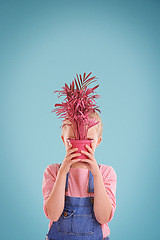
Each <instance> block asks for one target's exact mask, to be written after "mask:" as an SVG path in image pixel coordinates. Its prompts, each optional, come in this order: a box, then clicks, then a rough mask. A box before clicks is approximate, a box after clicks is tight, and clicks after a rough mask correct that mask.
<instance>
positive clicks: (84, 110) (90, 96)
mask: <svg viewBox="0 0 160 240" xmlns="http://www.w3.org/2000/svg"><path fill="white" fill-rule="evenodd" d="M91 73H92V72H90V73H89V74H88V75H87V76H86V73H84V74H83V78H82V76H81V74H79V77H78V74H77V73H76V76H77V79H76V78H75V77H74V80H73V81H72V83H70V87H69V86H68V85H67V84H66V83H65V86H64V87H63V88H62V90H61V91H59V90H56V91H54V93H56V92H58V93H59V96H58V98H59V97H61V96H65V99H64V101H63V102H62V103H61V104H60V103H57V104H55V107H56V109H53V110H52V111H51V112H56V115H57V116H59V118H64V119H65V120H69V121H70V122H71V123H72V124H73V126H74V129H75V137H76V139H79V140H82V139H86V137H87V132H88V129H89V128H91V127H93V126H95V125H96V124H98V123H99V121H98V122H96V119H95V118H93V117H91V116H89V114H90V113H91V112H95V110H97V111H99V112H100V113H101V111H100V110H99V109H98V107H99V106H97V105H96V101H95V99H97V98H99V97H100V95H96V94H94V93H95V89H97V88H98V87H99V85H96V86H95V87H93V88H87V86H88V85H89V84H90V83H93V82H96V79H97V78H96V77H95V76H94V77H91V78H88V77H89V76H90V75H91ZM65 125H66V124H63V125H62V126H61V128H63V127H64V126H65ZM69 125H71V124H69Z"/></svg>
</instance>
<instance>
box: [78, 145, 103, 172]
mask: <svg viewBox="0 0 160 240" xmlns="http://www.w3.org/2000/svg"><path fill="white" fill-rule="evenodd" d="M85 147H86V148H87V150H88V151H89V152H86V151H83V150H81V153H83V154H85V155H86V156H88V159H81V160H82V161H83V162H86V163H88V164H89V170H90V171H91V172H92V174H93V176H95V175H97V173H99V167H98V164H97V161H96V159H95V157H94V150H93V143H91V148H90V146H88V145H87V144H86V145H85Z"/></svg>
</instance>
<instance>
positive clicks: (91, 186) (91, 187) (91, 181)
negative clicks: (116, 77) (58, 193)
mask: <svg viewBox="0 0 160 240" xmlns="http://www.w3.org/2000/svg"><path fill="white" fill-rule="evenodd" d="M60 166H61V163H60ZM98 166H99V167H100V165H99V164H98ZM68 178H69V172H68V173H67V175H66V186H65V191H66V192H67V191H68ZM88 193H94V177H93V174H92V172H91V171H89V183H88Z"/></svg>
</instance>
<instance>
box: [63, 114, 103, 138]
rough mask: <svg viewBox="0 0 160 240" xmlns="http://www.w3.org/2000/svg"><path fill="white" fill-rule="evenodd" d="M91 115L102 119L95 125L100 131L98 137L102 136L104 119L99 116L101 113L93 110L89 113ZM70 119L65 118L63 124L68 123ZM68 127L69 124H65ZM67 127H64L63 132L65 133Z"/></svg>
mask: <svg viewBox="0 0 160 240" xmlns="http://www.w3.org/2000/svg"><path fill="white" fill-rule="evenodd" d="M89 116H92V117H94V118H95V119H96V120H97V121H100V122H99V123H98V124H96V125H95V127H96V128H97V133H98V137H101V136H102V132H103V124H102V120H101V117H100V116H99V114H98V113H97V112H96V111H95V112H93V111H92V112H91V113H90V114H89ZM67 121H68V120H66V119H64V120H63V125H64V124H65V123H67ZM65 127H67V125H66V126H65ZM65 127H63V128H62V134H63V135H64V132H65Z"/></svg>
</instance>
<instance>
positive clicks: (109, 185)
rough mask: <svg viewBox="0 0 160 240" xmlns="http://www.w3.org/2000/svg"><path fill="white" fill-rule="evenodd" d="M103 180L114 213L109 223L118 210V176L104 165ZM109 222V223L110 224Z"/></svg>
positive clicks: (109, 167)
mask: <svg viewBox="0 0 160 240" xmlns="http://www.w3.org/2000/svg"><path fill="white" fill-rule="evenodd" d="M102 167H103V168H102V178H103V182H104V185H105V188H106V192H107V194H108V197H109V199H110V201H111V204H112V212H111V215H110V218H109V220H108V222H110V221H111V220H112V218H113V215H114V212H115V210H116V185H117V175H116V172H115V171H114V169H113V168H112V167H111V166H106V165H103V164H102ZM108 222H107V223H108Z"/></svg>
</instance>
